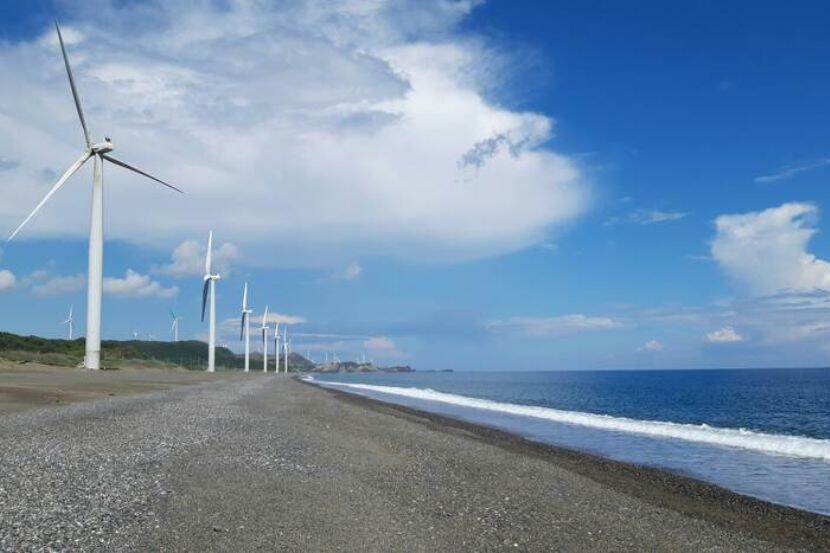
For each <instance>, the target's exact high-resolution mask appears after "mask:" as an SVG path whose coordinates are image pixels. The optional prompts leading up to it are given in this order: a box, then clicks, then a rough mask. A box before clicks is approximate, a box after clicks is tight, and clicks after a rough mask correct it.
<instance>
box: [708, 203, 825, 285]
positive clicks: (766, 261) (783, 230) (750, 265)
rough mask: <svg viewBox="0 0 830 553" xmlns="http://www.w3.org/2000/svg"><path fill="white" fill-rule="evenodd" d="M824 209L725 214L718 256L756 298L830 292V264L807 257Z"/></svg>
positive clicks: (718, 223) (719, 225) (797, 206)
mask: <svg viewBox="0 0 830 553" xmlns="http://www.w3.org/2000/svg"><path fill="white" fill-rule="evenodd" d="M817 212H818V210H817V209H816V207H815V206H814V205H812V204H809V203H786V204H783V205H781V206H779V207H774V208H770V209H766V210H764V211H756V212H751V213H745V214H742V215H721V216H720V217H718V218H717V219H716V220H715V228H716V235H715V239H714V241H713V242H712V247H711V251H712V256H713V257H714V258H715V260H716V261H717V262H718V263H719V264H720V265H721V267H722V268H723V269H724V270H725V271H726V273H727V274H728V275H729V276H730V277H732V278H733V279H734V280H735V281H736V282H737V283H738V284H740V285H742V286H744V287H746V288H748V289H749V290H750V291H751V292H753V293H755V294H773V293H777V292H780V291H784V290H790V291H804V290H812V289H816V288H820V289H830V263H828V262H827V261H824V260H822V259H818V258H817V257H816V256H815V255H813V254H811V253H809V252H807V245H808V243H809V241H810V239H811V238H812V236H813V235H814V234H815V233H816V232H817V231H816V228H815V227H814V224H813V223H814V220H815V219H816V215H817Z"/></svg>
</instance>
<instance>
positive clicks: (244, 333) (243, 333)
mask: <svg viewBox="0 0 830 553" xmlns="http://www.w3.org/2000/svg"><path fill="white" fill-rule="evenodd" d="M253 312H254V311H253V309H248V283H247V282H246V283H245V286H244V287H243V288H242V321H241V322H242V324H241V326H240V329H239V339H240V340H241V339H242V338H245V372H248V371H249V370H250V359H251V332H250V324H251V317H250V316H251V313H253Z"/></svg>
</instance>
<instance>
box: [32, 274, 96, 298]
mask: <svg viewBox="0 0 830 553" xmlns="http://www.w3.org/2000/svg"><path fill="white" fill-rule="evenodd" d="M30 280H31V281H32V282H39V284H35V285H33V286H32V293H33V294H34V295H36V296H39V297H49V296H62V295H64V294H72V293H75V292H79V291H81V290H83V289H84V288H86V275H84V274H83V273H78V274H76V275H66V276H60V275H59V276H53V277H50V276H48V273H46V272H45V271H35V272H34V273H32V275H30Z"/></svg>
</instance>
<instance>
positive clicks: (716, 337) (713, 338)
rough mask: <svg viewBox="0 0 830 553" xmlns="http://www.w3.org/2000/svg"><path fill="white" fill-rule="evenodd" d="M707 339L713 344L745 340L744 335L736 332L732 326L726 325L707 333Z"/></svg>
mask: <svg viewBox="0 0 830 553" xmlns="http://www.w3.org/2000/svg"><path fill="white" fill-rule="evenodd" d="M706 340H708V341H709V342H712V343H713V344H731V343H734V342H743V341H744V337H743V336H741V335H740V334H738V333H737V332H735V329H734V328H732V327H731V326H725V327H723V328H721V329H718V330H715V331H713V332H709V333H708V334H707V335H706Z"/></svg>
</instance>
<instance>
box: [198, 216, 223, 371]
mask: <svg viewBox="0 0 830 553" xmlns="http://www.w3.org/2000/svg"><path fill="white" fill-rule="evenodd" d="M212 257H213V231H210V232H209V233H208V244H207V254H205V276H204V282H205V284H204V286H203V288H202V322H204V321H205V304H206V303H207V301H208V296H210V315H209V324H208V326H209V328H210V330H209V332H208V366H207V370H208V372H210V373H212V372H214V371H215V370H216V281H217V280H219V279H220V278H221V277H220V276H219V275H215V274H213V272H211V269H212V267H211V258H212Z"/></svg>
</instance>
